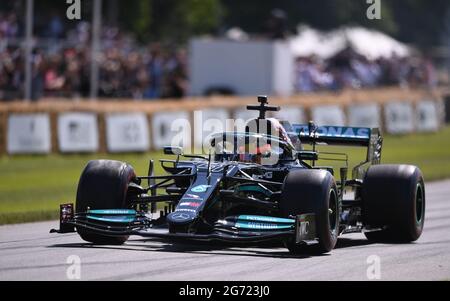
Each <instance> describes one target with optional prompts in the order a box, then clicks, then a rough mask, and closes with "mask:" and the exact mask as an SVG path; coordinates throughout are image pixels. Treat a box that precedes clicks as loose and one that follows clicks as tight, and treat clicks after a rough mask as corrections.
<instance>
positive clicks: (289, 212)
mask: <svg viewBox="0 0 450 301" xmlns="http://www.w3.org/2000/svg"><path fill="white" fill-rule="evenodd" d="M258 101H259V102H260V104H259V105H256V106H248V107H247V108H248V109H250V110H257V111H259V117H258V118H257V119H255V120H253V121H250V122H249V124H247V126H246V128H245V131H242V132H237V131H234V132H223V133H217V134H215V135H212V136H211V140H210V149H211V151H210V152H209V154H208V155H189V154H183V153H182V150H181V148H179V147H173V146H170V147H166V148H164V153H165V154H167V155H175V156H176V159H174V160H161V165H162V168H163V169H164V170H165V171H166V172H167V175H160V176H155V175H154V174H153V170H154V168H153V167H154V163H153V161H150V163H149V171H148V175H147V176H136V174H135V172H134V170H133V168H132V167H131V166H130V165H129V164H127V163H124V162H119V161H111V160H95V161H90V162H89V163H88V164H87V166H86V167H85V169H84V171H83V172H82V174H81V177H80V180H79V183H78V191H77V197H76V205H75V208H74V206H73V204H63V205H61V206H60V228H59V230H54V229H53V230H51V232H58V233H68V232H75V231H76V232H78V234H79V235H80V236H81V238H82V239H84V240H85V241H88V242H92V243H94V244H123V243H124V242H125V241H126V240H127V239H128V237H129V236H130V235H140V236H144V237H159V238H168V239H174V240H175V239H191V240H208V241H212V240H217V241H225V242H236V243H255V242H260V241H267V240H279V241H281V242H283V243H284V244H285V245H286V247H287V248H288V249H289V251H290V252H292V253H298V252H304V251H305V250H311V251H312V252H319V253H323V252H329V251H331V250H332V249H333V248H334V247H335V245H336V241H337V238H338V236H339V235H340V234H345V233H350V232H361V231H362V232H364V234H365V236H366V237H367V238H368V239H370V240H375V241H392V242H411V241H414V240H417V239H418V238H419V236H420V235H421V233H422V229H423V224H424V214H425V186H424V181H423V177H422V173H421V171H420V170H419V169H418V168H417V167H415V166H410V165H381V164H380V159H381V148H382V137H381V135H380V132H379V130H378V129H369V128H354V127H337V126H320V127H317V126H316V125H314V123H312V122H310V123H309V124H307V125H291V124H289V123H288V122H281V121H278V120H276V119H274V118H266V111H277V110H279V107H273V106H269V105H268V103H267V97H264V96H260V97H258ZM252 122H253V123H252ZM318 144H332V145H347V146H361V147H366V148H367V158H366V160H365V161H364V162H361V163H360V164H358V165H357V166H355V167H354V168H353V170H352V177H351V178H347V173H348V168H347V166H348V157H347V155H346V154H342V153H319V152H317V151H316V145H318ZM305 145H311V146H312V147H310V150H304V149H303V146H305ZM181 157H184V158H185V159H183V160H181V159H180V158H181ZM327 159H328V160H330V159H334V160H337V161H338V162H341V163H344V164H343V165H344V167H341V168H340V169H338V172H339V175H338V179H336V178H337V177H336V175H335V174H334V169H333V168H332V167H326V166H317V162H318V160H327ZM144 183H146V184H147V185H145V186H144ZM349 192H350V193H349ZM158 203H162V204H164V206H159V208H164V210H161V211H160V212H159V214H155V212H156V211H157V208H158V206H157V204H158Z"/></svg>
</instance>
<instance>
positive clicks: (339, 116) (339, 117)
mask: <svg viewBox="0 0 450 301" xmlns="http://www.w3.org/2000/svg"><path fill="white" fill-rule="evenodd" d="M311 117H312V120H313V121H314V122H315V123H316V124H317V125H337V126H344V125H345V113H344V110H343V109H342V108H341V107H340V106H338V105H326V106H317V107H313V108H311Z"/></svg>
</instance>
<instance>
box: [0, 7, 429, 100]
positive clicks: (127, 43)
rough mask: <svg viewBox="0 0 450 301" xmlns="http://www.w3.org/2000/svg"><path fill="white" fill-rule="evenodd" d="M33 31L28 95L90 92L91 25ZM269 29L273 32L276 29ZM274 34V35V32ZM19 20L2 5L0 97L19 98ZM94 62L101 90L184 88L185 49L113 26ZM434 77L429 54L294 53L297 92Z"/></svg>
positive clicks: (168, 91) (55, 22)
mask: <svg viewBox="0 0 450 301" xmlns="http://www.w3.org/2000/svg"><path fill="white" fill-rule="evenodd" d="M43 24H45V25H44V26H41V27H38V28H37V29H36V30H35V36H37V37H38V38H37V39H36V41H35V47H34V50H33V55H32V67H33V74H32V98H33V99H39V98H41V97H43V96H51V97H88V96H89V91H90V74H91V62H92V58H91V48H90V47H91V42H90V32H91V28H90V24H89V23H88V22H84V21H80V22H78V23H76V25H75V26H72V28H65V27H64V23H63V20H61V18H60V17H59V16H58V14H53V15H50V16H49V19H48V20H46V21H45V22H43ZM274 35H275V34H274ZM275 36H276V37H278V35H275ZM22 43H23V24H21V23H20V21H19V18H18V17H17V15H16V14H15V13H13V12H1V11H0V100H8V99H17V98H21V97H23V90H24V89H23V85H24V81H25V79H24V78H25V76H24V64H25V61H24V52H23V48H22V46H23V44H22ZM96 60H97V61H98V62H99V83H98V86H99V92H98V96H99V97H110V98H134V99H156V98H181V97H183V96H185V95H187V93H188V88H189V87H188V84H189V81H188V72H187V68H188V65H187V54H186V50H185V49H183V48H177V47H175V46H173V45H161V44H159V43H151V44H149V45H144V46H142V45H139V44H138V43H136V42H135V41H134V39H133V38H132V36H131V35H129V34H127V33H124V32H122V31H121V30H120V29H118V28H116V27H110V26H103V28H102V37H101V51H100V54H99V56H98V57H96ZM436 84H437V76H436V71H435V69H434V67H433V64H432V63H431V61H430V60H428V59H424V58H417V57H404V58H400V57H396V56H395V55H394V56H392V58H390V59H377V60H369V59H367V58H366V57H364V56H361V55H359V54H357V53H356V52H354V51H352V50H351V49H350V48H348V49H346V50H344V51H342V52H341V53H339V54H337V55H335V56H334V57H332V58H329V59H326V60H321V59H319V58H317V57H307V58H298V59H297V62H296V81H295V87H296V90H297V91H298V92H314V91H322V90H340V89H344V88H353V89H358V88H372V87H377V86H390V85H397V86H409V87H416V86H428V87H430V86H431V87H433V86H435V85H436Z"/></svg>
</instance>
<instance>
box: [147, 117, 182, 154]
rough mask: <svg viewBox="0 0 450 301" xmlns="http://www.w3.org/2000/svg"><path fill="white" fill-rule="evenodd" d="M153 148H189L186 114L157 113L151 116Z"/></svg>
mask: <svg viewBox="0 0 450 301" xmlns="http://www.w3.org/2000/svg"><path fill="white" fill-rule="evenodd" d="M152 134H153V136H152V137H153V140H152V142H153V147H154V148H155V149H162V148H163V147H164V146H170V145H172V146H181V147H184V148H190V147H191V125H190V118H189V113H188V112H158V113H155V114H153V115H152Z"/></svg>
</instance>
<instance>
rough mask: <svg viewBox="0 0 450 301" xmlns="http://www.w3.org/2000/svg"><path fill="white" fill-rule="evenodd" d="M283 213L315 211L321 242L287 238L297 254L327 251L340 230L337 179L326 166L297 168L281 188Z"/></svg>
mask: <svg viewBox="0 0 450 301" xmlns="http://www.w3.org/2000/svg"><path fill="white" fill-rule="evenodd" d="M280 210H281V214H282V215H283V216H285V217H288V216H291V217H294V216H296V215H299V214H304V213H314V214H315V220H316V225H315V226H316V236H317V238H318V240H319V244H318V245H315V246H310V247H308V248H304V247H303V246H302V245H297V244H295V241H294V240H293V239H292V240H289V241H286V247H287V248H288V249H289V251H290V252H291V253H293V254H300V253H304V252H305V251H306V252H312V253H319V254H321V253H327V252H330V251H331V250H332V249H333V248H334V247H335V245H336V242H337V237H338V234H339V216H340V204H339V198H338V193H337V188H336V182H335V180H334V178H333V176H332V175H331V173H330V172H328V171H326V170H311V169H304V170H303V169H302V170H293V171H291V172H289V174H288V175H287V177H286V179H285V181H284V184H283V187H282V192H281V201H280Z"/></svg>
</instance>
